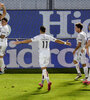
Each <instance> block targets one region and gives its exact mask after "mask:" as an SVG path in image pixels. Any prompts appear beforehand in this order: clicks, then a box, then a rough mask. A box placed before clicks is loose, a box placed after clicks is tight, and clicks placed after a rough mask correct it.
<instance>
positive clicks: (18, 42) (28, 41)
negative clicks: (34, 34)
mask: <svg viewBox="0 0 90 100" xmlns="http://www.w3.org/2000/svg"><path fill="white" fill-rule="evenodd" d="M30 42H32V40H31V39H29V40H24V41H15V42H13V44H16V45H17V44H24V43H30Z"/></svg>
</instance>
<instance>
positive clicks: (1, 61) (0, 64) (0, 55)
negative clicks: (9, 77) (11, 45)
mask: <svg viewBox="0 0 90 100" xmlns="http://www.w3.org/2000/svg"><path fill="white" fill-rule="evenodd" d="M5 50H6V46H2V47H1V49H0V67H1V73H4V69H5V64H4V58H3V57H4V55H5Z"/></svg>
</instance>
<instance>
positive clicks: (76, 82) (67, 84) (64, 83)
mask: <svg viewBox="0 0 90 100" xmlns="http://www.w3.org/2000/svg"><path fill="white" fill-rule="evenodd" d="M80 83H82V82H81V81H74V80H73V81H67V82H63V83H62V85H61V86H62V87H66V86H71V85H75V84H80Z"/></svg>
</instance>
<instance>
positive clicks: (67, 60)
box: [5, 10, 90, 68]
mask: <svg viewBox="0 0 90 100" xmlns="http://www.w3.org/2000/svg"><path fill="white" fill-rule="evenodd" d="M7 13H8V14H9V15H10V20H9V25H10V26H11V29H12V30H11V34H10V36H9V38H10V39H9V40H8V44H9V46H8V48H7V51H6V56H5V63H6V65H7V66H8V68H38V67H39V63H38V52H37V51H38V50H37V49H38V47H37V44H36V43H31V45H29V44H20V45H18V46H15V45H12V42H13V41H14V39H13V38H19V39H20V38H21V39H22V38H32V37H34V36H36V35H38V34H39V30H40V29H39V28H40V26H41V25H44V26H45V27H46V29H47V32H46V33H47V34H49V35H53V36H54V37H55V38H63V40H64V41H66V40H67V39H69V41H70V42H71V43H72V46H71V47H69V46H65V45H60V44H56V43H52V42H51V44H50V48H51V59H50V64H49V66H48V67H52V68H64V67H66V68H71V67H73V66H74V65H73V62H72V61H73V55H72V52H73V50H74V48H75V46H76V40H75V39H72V38H76V36H77V33H76V32H75V29H74V26H75V23H77V22H82V23H83V25H84V28H83V30H84V31H85V32H88V29H87V27H88V24H89V23H90V19H89V18H90V10H78V11H77V10H67V11H60V10H58V11H56V10H54V11H44V10H42V11H41V10H37V11H34V10H11V11H10V10H9V11H7ZM87 61H88V58H87Z"/></svg>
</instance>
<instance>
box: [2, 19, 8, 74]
mask: <svg viewBox="0 0 90 100" xmlns="http://www.w3.org/2000/svg"><path fill="white" fill-rule="evenodd" d="M7 23H8V20H7V18H3V19H2V28H1V39H0V67H1V70H0V74H3V73H4V69H5V67H6V66H5V64H4V59H3V57H4V55H5V50H6V48H7V37H8V36H9V34H10V31H9V27H8V25H7Z"/></svg>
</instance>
